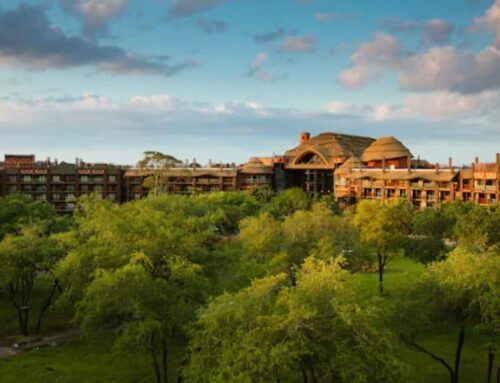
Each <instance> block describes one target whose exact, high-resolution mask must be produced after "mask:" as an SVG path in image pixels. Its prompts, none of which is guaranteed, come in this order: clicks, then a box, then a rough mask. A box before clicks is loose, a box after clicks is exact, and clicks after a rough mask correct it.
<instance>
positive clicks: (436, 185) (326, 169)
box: [0, 133, 500, 212]
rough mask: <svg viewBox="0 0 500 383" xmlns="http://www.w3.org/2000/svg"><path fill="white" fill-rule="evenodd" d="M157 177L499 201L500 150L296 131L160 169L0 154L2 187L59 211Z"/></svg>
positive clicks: (185, 185)
mask: <svg viewBox="0 0 500 383" xmlns="http://www.w3.org/2000/svg"><path fill="white" fill-rule="evenodd" d="M155 176H156V177H161V189H162V191H163V192H168V193H176V194H195V193H206V192H212V191H237V190H250V189H252V188H255V187H259V186H263V185H268V186H270V187H272V188H273V189H274V190H276V191H280V190H283V189H286V188H290V187H300V188H302V189H303V190H304V191H306V192H307V193H309V194H315V195H321V194H333V195H334V196H335V197H336V199H337V200H338V201H339V202H340V203H341V204H342V205H345V206H346V205H349V204H352V203H356V202H357V201H360V200H363V199H373V200H378V201H381V202H384V201H390V200H393V199H405V200H407V201H408V202H410V203H412V204H413V205H414V206H415V207H416V208H418V209H422V208H426V207H436V206H439V204H441V203H443V202H446V201H453V200H463V201H473V202H475V203H477V204H481V205H489V204H493V203H498V202H499V201H500V194H499V193H500V154H497V157H496V161H495V162H493V163H480V162H479V159H477V158H476V160H475V161H474V163H472V166H470V167H467V168H466V167H461V168H457V167H454V166H453V164H452V162H451V159H450V160H449V162H448V164H446V165H439V164H435V165H431V164H429V163H428V162H427V161H424V160H420V159H414V158H413V155H412V153H411V152H410V150H409V149H408V148H407V147H406V146H404V145H403V144H402V143H401V142H400V141H398V140H397V139H395V138H394V137H381V138H379V139H377V140H376V139H374V138H370V137H362V136H354V135H347V134H339V133H322V134H319V135H318V136H315V137H311V135H310V134H309V133H301V134H300V136H299V145H298V146H297V147H295V148H293V149H290V150H288V151H286V152H285V153H284V154H283V155H279V156H273V157H252V158H251V159H250V160H249V161H248V162H247V163H245V164H243V165H240V166H236V165H234V164H218V165H213V164H210V165H208V166H206V167H202V166H200V165H199V164H197V163H196V161H193V163H192V164H183V165H178V166H176V167H171V168H168V169H163V170H158V169H156V170H154V169H148V168H146V169H144V168H130V167H117V166H113V165H106V164H92V165H90V164H85V163H83V162H82V161H80V160H77V161H76V163H75V164H68V163H57V161H54V162H50V161H45V162H40V161H35V157H34V156H33V155H28V156H26V155H6V156H5V161H4V162H0V195H3V196H4V195H7V194H9V193H15V192H20V193H25V194H28V195H30V196H32V197H33V198H36V199H40V200H46V201H48V202H50V203H52V204H53V205H54V206H56V208H57V210H58V211H60V212H69V211H71V210H72V209H73V208H74V205H75V201H76V199H77V198H78V197H79V196H81V195H84V194H89V193H94V192H97V193H100V194H101V195H102V196H103V197H104V198H108V199H110V200H114V201H117V202H125V201H131V200H135V199H140V198H143V197H145V196H146V195H147V194H148V193H149V189H148V187H147V186H148V185H147V182H146V180H147V179H148V178H150V177H155Z"/></svg>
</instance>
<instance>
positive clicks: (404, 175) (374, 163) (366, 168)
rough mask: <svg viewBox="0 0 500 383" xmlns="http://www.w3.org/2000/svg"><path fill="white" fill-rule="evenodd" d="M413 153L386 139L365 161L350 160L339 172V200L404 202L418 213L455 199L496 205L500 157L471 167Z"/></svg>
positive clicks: (374, 146) (345, 202) (373, 147)
mask: <svg viewBox="0 0 500 383" xmlns="http://www.w3.org/2000/svg"><path fill="white" fill-rule="evenodd" d="M412 157H413V156H412V154H411V153H410V151H409V150H408V148H406V147H405V146H404V145H403V144H402V143H401V142H399V141H398V140H396V139H395V138H394V137H382V138H379V139H378V140H376V141H375V142H373V144H372V145H370V146H369V147H368V148H367V149H366V150H365V152H364V153H363V155H362V156H361V158H357V157H351V158H350V159H349V160H348V161H346V162H345V163H344V164H343V165H342V166H341V167H339V168H338V169H337V170H336V171H335V197H336V198H337V200H338V201H340V202H341V203H342V204H343V205H348V204H352V203H356V202H358V201H360V200H363V199H374V200H379V201H381V202H384V201H389V200H391V199H404V200H406V201H408V202H410V203H412V204H413V205H414V206H415V207H416V208H417V209H422V208H426V207H437V206H439V205H440V204H441V203H443V202H449V201H454V200H463V201H474V202H476V203H478V204H482V205H487V204H492V203H497V202H498V200H499V190H500V185H499V182H500V173H499V172H500V155H499V154H497V160H496V163H482V164H481V163H479V161H478V159H476V162H475V163H473V164H472V167H471V168H470V169H465V168H455V167H453V164H452V160H451V158H450V159H449V161H448V164H447V165H446V166H441V165H439V164H435V165H433V166H431V165H429V164H428V163H425V165H424V164H420V161H414V160H412Z"/></svg>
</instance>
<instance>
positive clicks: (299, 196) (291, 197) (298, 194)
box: [265, 188, 309, 219]
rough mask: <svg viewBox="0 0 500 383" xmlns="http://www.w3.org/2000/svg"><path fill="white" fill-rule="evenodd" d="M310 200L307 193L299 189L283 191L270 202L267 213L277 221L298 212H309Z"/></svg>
mask: <svg viewBox="0 0 500 383" xmlns="http://www.w3.org/2000/svg"><path fill="white" fill-rule="evenodd" d="M308 208H309V199H308V197H307V195H306V193H305V192H304V191H303V190H302V189H299V188H291V189H287V190H285V191H282V192H280V193H278V194H276V196H274V198H273V199H272V200H271V202H269V204H268V205H267V206H266V208H265V209H266V211H268V212H269V213H270V214H271V215H273V216H274V217H275V218H277V219H284V218H285V217H286V216H288V215H290V214H292V213H293V212H295V211H296V210H307V209H308Z"/></svg>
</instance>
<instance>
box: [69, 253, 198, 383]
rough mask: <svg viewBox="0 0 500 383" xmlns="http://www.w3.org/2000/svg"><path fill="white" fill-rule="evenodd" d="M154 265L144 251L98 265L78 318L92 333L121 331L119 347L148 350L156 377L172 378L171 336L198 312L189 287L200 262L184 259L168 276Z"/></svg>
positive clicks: (160, 378)
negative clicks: (117, 264)
mask: <svg viewBox="0 0 500 383" xmlns="http://www.w3.org/2000/svg"><path fill="white" fill-rule="evenodd" d="M153 267H154V266H153V264H152V263H151V260H149V259H148V258H147V257H146V256H145V255H144V254H136V256H135V257H134V258H133V259H132V260H131V263H129V264H127V265H125V266H123V267H121V268H119V269H116V270H113V271H107V270H98V271H97V275H96V278H95V279H94V280H93V281H92V282H91V284H90V285H89V286H88V288H87V289H86V290H85V294H84V297H83V299H82V300H81V301H80V302H79V303H78V305H77V314H76V318H77V320H78V321H79V322H80V323H81V326H82V328H83V329H84V331H85V333H86V334H88V335H91V334H93V333H94V331H96V330H103V329H104V330H112V331H113V332H115V333H116V340H115V347H116V348H117V350H119V351H124V352H136V351H137V350H138V349H139V350H144V351H145V352H148V353H149V354H150V356H151V362H152V367H153V372H154V376H155V380H156V382H157V383H161V382H163V383H168V377H169V369H168V352H169V342H170V341H171V340H172V339H173V338H174V337H175V334H176V332H177V331H179V330H180V329H181V328H182V327H183V324H184V323H185V321H187V320H189V319H190V317H191V316H192V315H193V312H192V306H191V307H189V305H187V304H186V302H185V299H186V298H188V297H189V294H185V292H187V291H189V290H190V288H189V287H188V286H189V283H190V282H191V281H190V279H192V278H193V277H194V276H195V275H196V273H197V272H198V268H197V267H196V266H195V265H190V264H187V263H182V264H178V265H176V267H172V268H171V275H170V276H169V278H165V277H157V276H155V271H154V270H153Z"/></svg>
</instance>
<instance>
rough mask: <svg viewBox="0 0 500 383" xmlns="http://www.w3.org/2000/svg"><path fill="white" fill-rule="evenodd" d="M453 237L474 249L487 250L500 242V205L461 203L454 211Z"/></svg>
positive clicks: (461, 244) (461, 243) (462, 244)
mask: <svg viewBox="0 0 500 383" xmlns="http://www.w3.org/2000/svg"><path fill="white" fill-rule="evenodd" d="M454 213H455V225H454V228H453V238H454V239H455V240H456V241H457V243H458V244H459V245H460V246H462V247H464V246H466V247H468V248H470V249H471V250H472V251H485V250H487V249H488V248H489V247H491V246H494V245H498V244H500V230H498V228H499V227H500V206H499V205H498V204H497V205H493V206H488V207H485V206H479V205H475V204H472V203H470V204H463V205H459V207H458V208H456V210H455V211H454Z"/></svg>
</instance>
